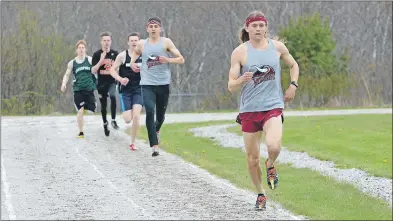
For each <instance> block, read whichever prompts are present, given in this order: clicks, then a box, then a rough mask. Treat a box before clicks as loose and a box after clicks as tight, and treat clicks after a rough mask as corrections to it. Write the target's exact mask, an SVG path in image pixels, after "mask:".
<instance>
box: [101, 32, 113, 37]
mask: <svg viewBox="0 0 393 221" xmlns="http://www.w3.org/2000/svg"><path fill="white" fill-rule="evenodd" d="M105 36H109V37H111V38H112V33H110V32H109V31H104V32H101V34H100V38H102V37H105Z"/></svg>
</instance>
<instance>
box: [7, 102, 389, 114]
mask: <svg viewBox="0 0 393 221" xmlns="http://www.w3.org/2000/svg"><path fill="white" fill-rule="evenodd" d="M378 108H392V106H391V105H381V106H371V107H368V106H367V107H366V106H365V107H313V108H300V107H297V108H288V107H287V108H286V110H287V111H311V110H347V109H378ZM2 112H3V111H2ZM97 112H99V111H97ZM232 112H238V109H222V110H204V109H198V110H195V111H184V112H176V111H174V112H168V114H185V113H187V114H189V113H232ZM54 113H56V114H53V113H51V114H49V115H48V114H31V115H28V116H53V117H56V116H59V117H62V116H74V115H76V112H75V113H57V112H56V111H54ZM86 114H87V113H86ZM89 114H90V113H89ZM117 114H119V115H121V113H120V112H119V113H117ZM142 114H144V110H143V111H142ZM1 115H2V116H6V117H22V116H26V115H20V114H19V115H15V114H14V115H13V114H4V113H1ZM90 115H91V114H90Z"/></svg>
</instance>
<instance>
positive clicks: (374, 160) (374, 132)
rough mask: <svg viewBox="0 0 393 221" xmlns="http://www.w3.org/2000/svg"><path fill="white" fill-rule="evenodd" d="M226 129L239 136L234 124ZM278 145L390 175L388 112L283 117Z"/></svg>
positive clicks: (349, 166)
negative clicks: (281, 133) (279, 143)
mask: <svg viewBox="0 0 393 221" xmlns="http://www.w3.org/2000/svg"><path fill="white" fill-rule="evenodd" d="M228 130H229V131H230V132H234V133H237V134H239V135H241V128H240V125H239V126H234V127H231V128H229V129H228ZM282 145H283V146H284V147H287V148H288V149H289V150H293V151H299V152H307V153H308V154H309V155H310V156H313V157H315V158H318V159H321V160H329V161H332V162H335V163H336V164H337V167H340V168H358V169H362V170H364V171H367V172H369V173H370V174H373V175H376V176H382V177H388V178H392V115H391V114H383V115H377V114H375V115H372V114H370V115H349V116H312V117H286V118H285V122H284V135H283V142H282Z"/></svg>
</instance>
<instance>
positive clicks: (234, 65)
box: [228, 47, 242, 92]
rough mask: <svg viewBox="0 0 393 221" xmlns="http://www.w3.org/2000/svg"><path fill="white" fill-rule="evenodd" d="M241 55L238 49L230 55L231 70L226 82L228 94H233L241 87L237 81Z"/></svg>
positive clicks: (240, 83)
mask: <svg viewBox="0 0 393 221" xmlns="http://www.w3.org/2000/svg"><path fill="white" fill-rule="evenodd" d="M241 55H242V54H241V51H240V48H239V47H238V48H236V49H235V50H234V51H233V52H232V55H231V68H230V69H229V80H228V90H229V91H230V92H235V91H237V90H239V89H240V87H241V86H242V82H241V81H240V79H239V76H240V75H239V73H240V66H241V65H240V58H241Z"/></svg>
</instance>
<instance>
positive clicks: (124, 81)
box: [120, 78, 130, 86]
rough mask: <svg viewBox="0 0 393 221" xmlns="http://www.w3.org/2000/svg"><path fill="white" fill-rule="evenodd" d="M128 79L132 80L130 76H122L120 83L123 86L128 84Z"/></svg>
mask: <svg viewBox="0 0 393 221" xmlns="http://www.w3.org/2000/svg"><path fill="white" fill-rule="evenodd" d="M128 81H130V79H128V78H121V79H120V84H121V85H123V86H126V85H127V84H128Z"/></svg>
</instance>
